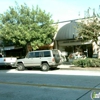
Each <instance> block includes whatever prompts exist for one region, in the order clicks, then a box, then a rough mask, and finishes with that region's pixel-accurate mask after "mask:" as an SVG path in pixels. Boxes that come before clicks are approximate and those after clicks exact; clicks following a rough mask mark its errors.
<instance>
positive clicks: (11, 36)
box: [0, 4, 56, 49]
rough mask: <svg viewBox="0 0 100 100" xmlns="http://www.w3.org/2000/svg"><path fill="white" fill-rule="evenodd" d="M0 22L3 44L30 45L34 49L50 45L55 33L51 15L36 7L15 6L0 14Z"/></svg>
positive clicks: (0, 34)
mask: <svg viewBox="0 0 100 100" xmlns="http://www.w3.org/2000/svg"><path fill="white" fill-rule="evenodd" d="M0 21H1V22H0V38H1V39H2V40H3V41H4V43H5V44H8V43H13V44H14V45H18V46H19V45H22V46H25V45H27V43H30V44H31V45H32V46H33V49H36V48H38V47H39V46H42V45H47V44H50V43H51V42H52V41H53V37H54V33H55V31H56V28H55V27H54V26H52V23H53V20H52V19H51V15H50V14H49V13H46V12H45V11H42V10H41V9H40V8H39V7H38V6H37V7H36V8H34V7H33V6H32V8H31V9H30V8H29V7H28V6H27V5H26V4H24V5H21V6H19V5H18V4H16V7H9V10H7V11H6V12H5V13H4V14H0Z"/></svg>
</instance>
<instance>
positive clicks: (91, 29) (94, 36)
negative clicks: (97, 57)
mask: <svg viewBox="0 0 100 100" xmlns="http://www.w3.org/2000/svg"><path fill="white" fill-rule="evenodd" d="M90 10H91V9H90V8H89V9H88V10H87V11H86V15H85V18H84V19H83V20H81V22H79V23H78V27H77V33H78V37H77V38H80V37H81V39H82V41H83V42H86V41H89V40H92V44H93V43H95V44H96V45H97V46H98V38H99V36H100V15H99V13H96V12H95V9H93V10H92V15H91V14H90ZM98 47H99V46H98Z"/></svg>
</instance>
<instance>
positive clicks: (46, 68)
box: [41, 63, 49, 71]
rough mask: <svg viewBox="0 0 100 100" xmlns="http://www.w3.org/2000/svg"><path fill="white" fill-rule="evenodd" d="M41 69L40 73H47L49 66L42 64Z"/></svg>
mask: <svg viewBox="0 0 100 100" xmlns="http://www.w3.org/2000/svg"><path fill="white" fill-rule="evenodd" d="M41 69H42V71H48V70H49V65H48V64H47V63H43V64H42V67H41Z"/></svg>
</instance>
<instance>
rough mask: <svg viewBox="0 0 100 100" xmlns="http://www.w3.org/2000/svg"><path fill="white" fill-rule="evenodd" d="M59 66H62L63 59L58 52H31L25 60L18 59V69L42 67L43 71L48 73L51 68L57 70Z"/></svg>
mask: <svg viewBox="0 0 100 100" xmlns="http://www.w3.org/2000/svg"><path fill="white" fill-rule="evenodd" d="M59 64H61V57H60V54H59V51H58V50H56V49H54V50H37V51H31V52H29V53H28V54H27V55H26V57H25V58H23V59H18V60H17V69H18V70H24V69H25V67H37V66H40V68H41V69H42V71H48V70H49V68H56V67H57V65H59Z"/></svg>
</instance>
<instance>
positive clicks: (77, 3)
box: [0, 0, 100, 22]
mask: <svg viewBox="0 0 100 100" xmlns="http://www.w3.org/2000/svg"><path fill="white" fill-rule="evenodd" d="M15 1H17V3H18V4H19V5H23V4H24V3H26V4H27V6H29V7H30V8H31V7H32V6H34V7H35V6H37V5H38V6H39V8H41V9H42V10H45V11H46V12H47V13H50V14H51V15H52V19H53V20H54V21H55V22H57V21H67V20H73V19H78V18H83V17H84V12H85V11H86V10H87V9H88V8H89V7H90V8H91V9H94V8H95V9H96V11H98V9H99V5H100V0H0V13H4V12H6V11H7V9H9V6H13V7H15V5H16V4H15Z"/></svg>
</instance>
